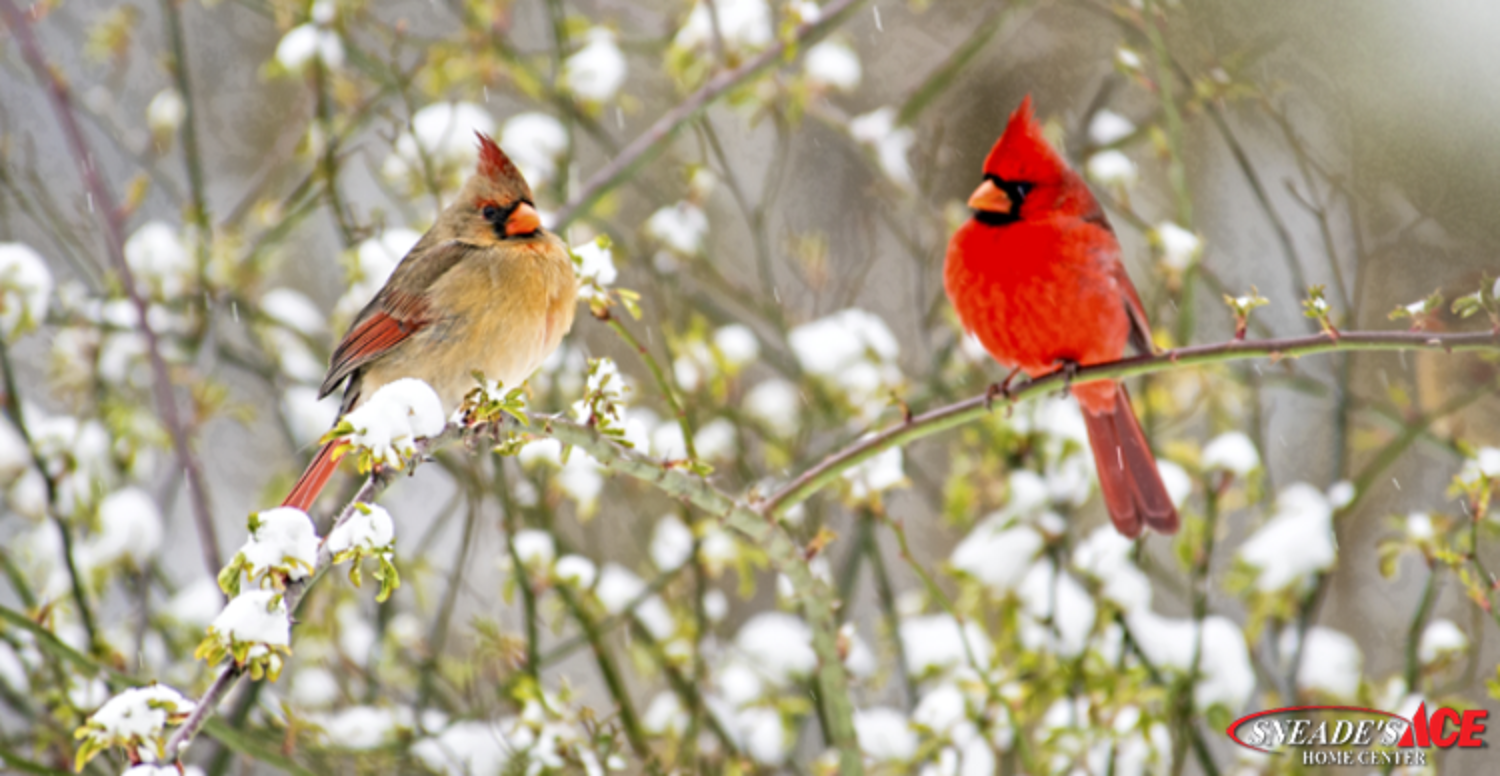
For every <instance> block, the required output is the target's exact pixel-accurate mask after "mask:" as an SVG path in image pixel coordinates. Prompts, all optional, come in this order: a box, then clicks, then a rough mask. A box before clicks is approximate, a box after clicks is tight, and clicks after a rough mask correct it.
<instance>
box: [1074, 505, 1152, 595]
mask: <svg viewBox="0 0 1500 776" xmlns="http://www.w3.org/2000/svg"><path fill="white" fill-rule="evenodd" d="M1134 551H1135V542H1133V541H1131V540H1129V539H1126V538H1125V537H1123V536H1121V535H1120V532H1119V531H1116V530H1114V529H1113V528H1111V527H1109V526H1104V527H1102V528H1098V529H1095V531H1094V532H1093V533H1091V534H1089V535H1088V537H1087V538H1085V539H1084V540H1083V541H1082V542H1079V543H1078V546H1077V547H1076V548H1075V549H1074V550H1073V565H1074V567H1076V568H1077V569H1078V570H1079V571H1082V572H1084V573H1085V574H1088V575H1089V576H1091V577H1093V578H1094V579H1095V580H1097V581H1098V582H1099V584H1100V585H1101V586H1102V590H1101V593H1102V594H1103V596H1104V597H1105V598H1107V599H1109V600H1110V601H1113V602H1114V603H1115V604H1117V605H1119V607H1120V609H1121V610H1123V611H1124V612H1125V613H1127V614H1129V613H1131V612H1137V611H1145V610H1147V609H1149V608H1150V607H1151V580H1150V579H1148V578H1147V577H1146V574H1145V572H1143V571H1141V570H1140V568H1139V567H1138V566H1136V565H1135V561H1133V560H1131V556H1132V554H1133V553H1134Z"/></svg>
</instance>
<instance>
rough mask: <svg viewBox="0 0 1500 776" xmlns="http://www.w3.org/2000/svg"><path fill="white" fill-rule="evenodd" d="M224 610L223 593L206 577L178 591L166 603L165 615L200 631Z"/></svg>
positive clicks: (215, 583)
mask: <svg viewBox="0 0 1500 776" xmlns="http://www.w3.org/2000/svg"><path fill="white" fill-rule="evenodd" d="M223 608H224V591H223V590H220V589H219V583H218V582H215V581H214V580H212V579H210V578H208V577H200V578H199V579H198V580H197V581H195V582H193V583H191V584H188V585H186V586H184V587H183V588H182V589H181V590H178V591H177V593H176V595H173V596H172V599H171V600H170V601H168V602H167V607H166V610H165V611H166V614H167V616H169V617H171V618H172V619H174V620H176V621H178V622H180V623H182V624H183V625H184V626H187V627H189V628H195V629H198V630H202V629H203V628H206V627H208V625H209V623H212V622H213V621H214V618H215V617H217V616H218V614H219V612H220V611H221V610H223Z"/></svg>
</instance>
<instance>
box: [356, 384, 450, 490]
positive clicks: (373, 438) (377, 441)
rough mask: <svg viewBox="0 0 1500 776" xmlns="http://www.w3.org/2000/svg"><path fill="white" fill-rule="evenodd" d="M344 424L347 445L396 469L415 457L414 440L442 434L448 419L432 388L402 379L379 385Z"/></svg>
mask: <svg viewBox="0 0 1500 776" xmlns="http://www.w3.org/2000/svg"><path fill="white" fill-rule="evenodd" d="M343 422H344V423H347V424H348V425H349V427H350V428H351V429H352V433H351V434H350V435H349V437H348V439H349V443H350V444H352V445H354V446H355V447H358V448H360V449H363V450H367V451H369V453H370V459H371V461H372V462H374V463H383V464H386V465H389V466H393V467H396V468H398V469H399V468H401V467H402V466H403V465H405V461H406V460H407V459H409V458H411V457H412V456H413V455H416V452H417V447H416V440H418V439H422V438H425V437H433V436H437V435H438V434H441V433H442V432H443V428H444V426H446V425H447V418H446V416H445V414H444V412H443V402H442V400H441V399H439V398H438V395H437V392H436V391H434V390H432V386H430V385H428V384H427V383H425V382H423V381H421V380H418V379H416V378H413V377H404V378H402V379H400V380H395V381H392V382H389V383H386V384H385V385H383V386H381V387H380V390H378V391H376V392H375V394H374V395H373V396H371V397H370V398H369V400H368V401H366V402H365V403H364V404H361V405H360V406H359V407H356V408H355V409H354V410H353V411H351V412H350V413H349V414H348V415H345V416H344V420H343Z"/></svg>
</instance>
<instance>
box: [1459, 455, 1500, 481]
mask: <svg viewBox="0 0 1500 776" xmlns="http://www.w3.org/2000/svg"><path fill="white" fill-rule="evenodd" d="M1480 477H1489V478H1491V479H1500V448H1497V447H1481V448H1479V449H1478V450H1477V451H1475V453H1474V455H1473V456H1472V457H1470V458H1468V459H1466V460H1465V461H1464V466H1463V468H1462V469H1460V470H1459V472H1458V479H1459V481H1460V482H1463V483H1464V484H1466V485H1472V484H1474V483H1475V482H1478V481H1479V478H1480Z"/></svg>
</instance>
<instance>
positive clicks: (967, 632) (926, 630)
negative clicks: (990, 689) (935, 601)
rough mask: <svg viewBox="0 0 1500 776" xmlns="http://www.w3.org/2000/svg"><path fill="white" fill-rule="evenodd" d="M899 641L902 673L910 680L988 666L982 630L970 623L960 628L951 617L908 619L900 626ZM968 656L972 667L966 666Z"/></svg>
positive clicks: (932, 615)
mask: <svg viewBox="0 0 1500 776" xmlns="http://www.w3.org/2000/svg"><path fill="white" fill-rule="evenodd" d="M900 638H901V646H902V651H903V652H904V653H905V654H906V670H907V672H908V673H910V674H911V675H912V676H913V677H914V678H918V679H923V678H928V677H931V676H939V675H944V674H946V673H947V672H949V671H952V670H954V669H958V668H978V670H980V671H984V670H987V669H988V668H989V665H990V651H991V646H990V639H989V637H988V636H986V635H985V633H984V629H982V628H980V627H979V626H978V625H976V624H974V623H972V622H966V623H964V624H963V625H962V626H960V625H959V623H958V621H957V620H955V619H953V617H952V616H951V615H947V614H930V615H923V616H916V617H908V618H907V619H906V620H905V621H903V622H902V623H901V629H900ZM966 644H967V646H968V649H967V650H966V649H965V645H966ZM970 652H972V653H973V655H974V664H975V665H971V664H970V662H969V653H970Z"/></svg>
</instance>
